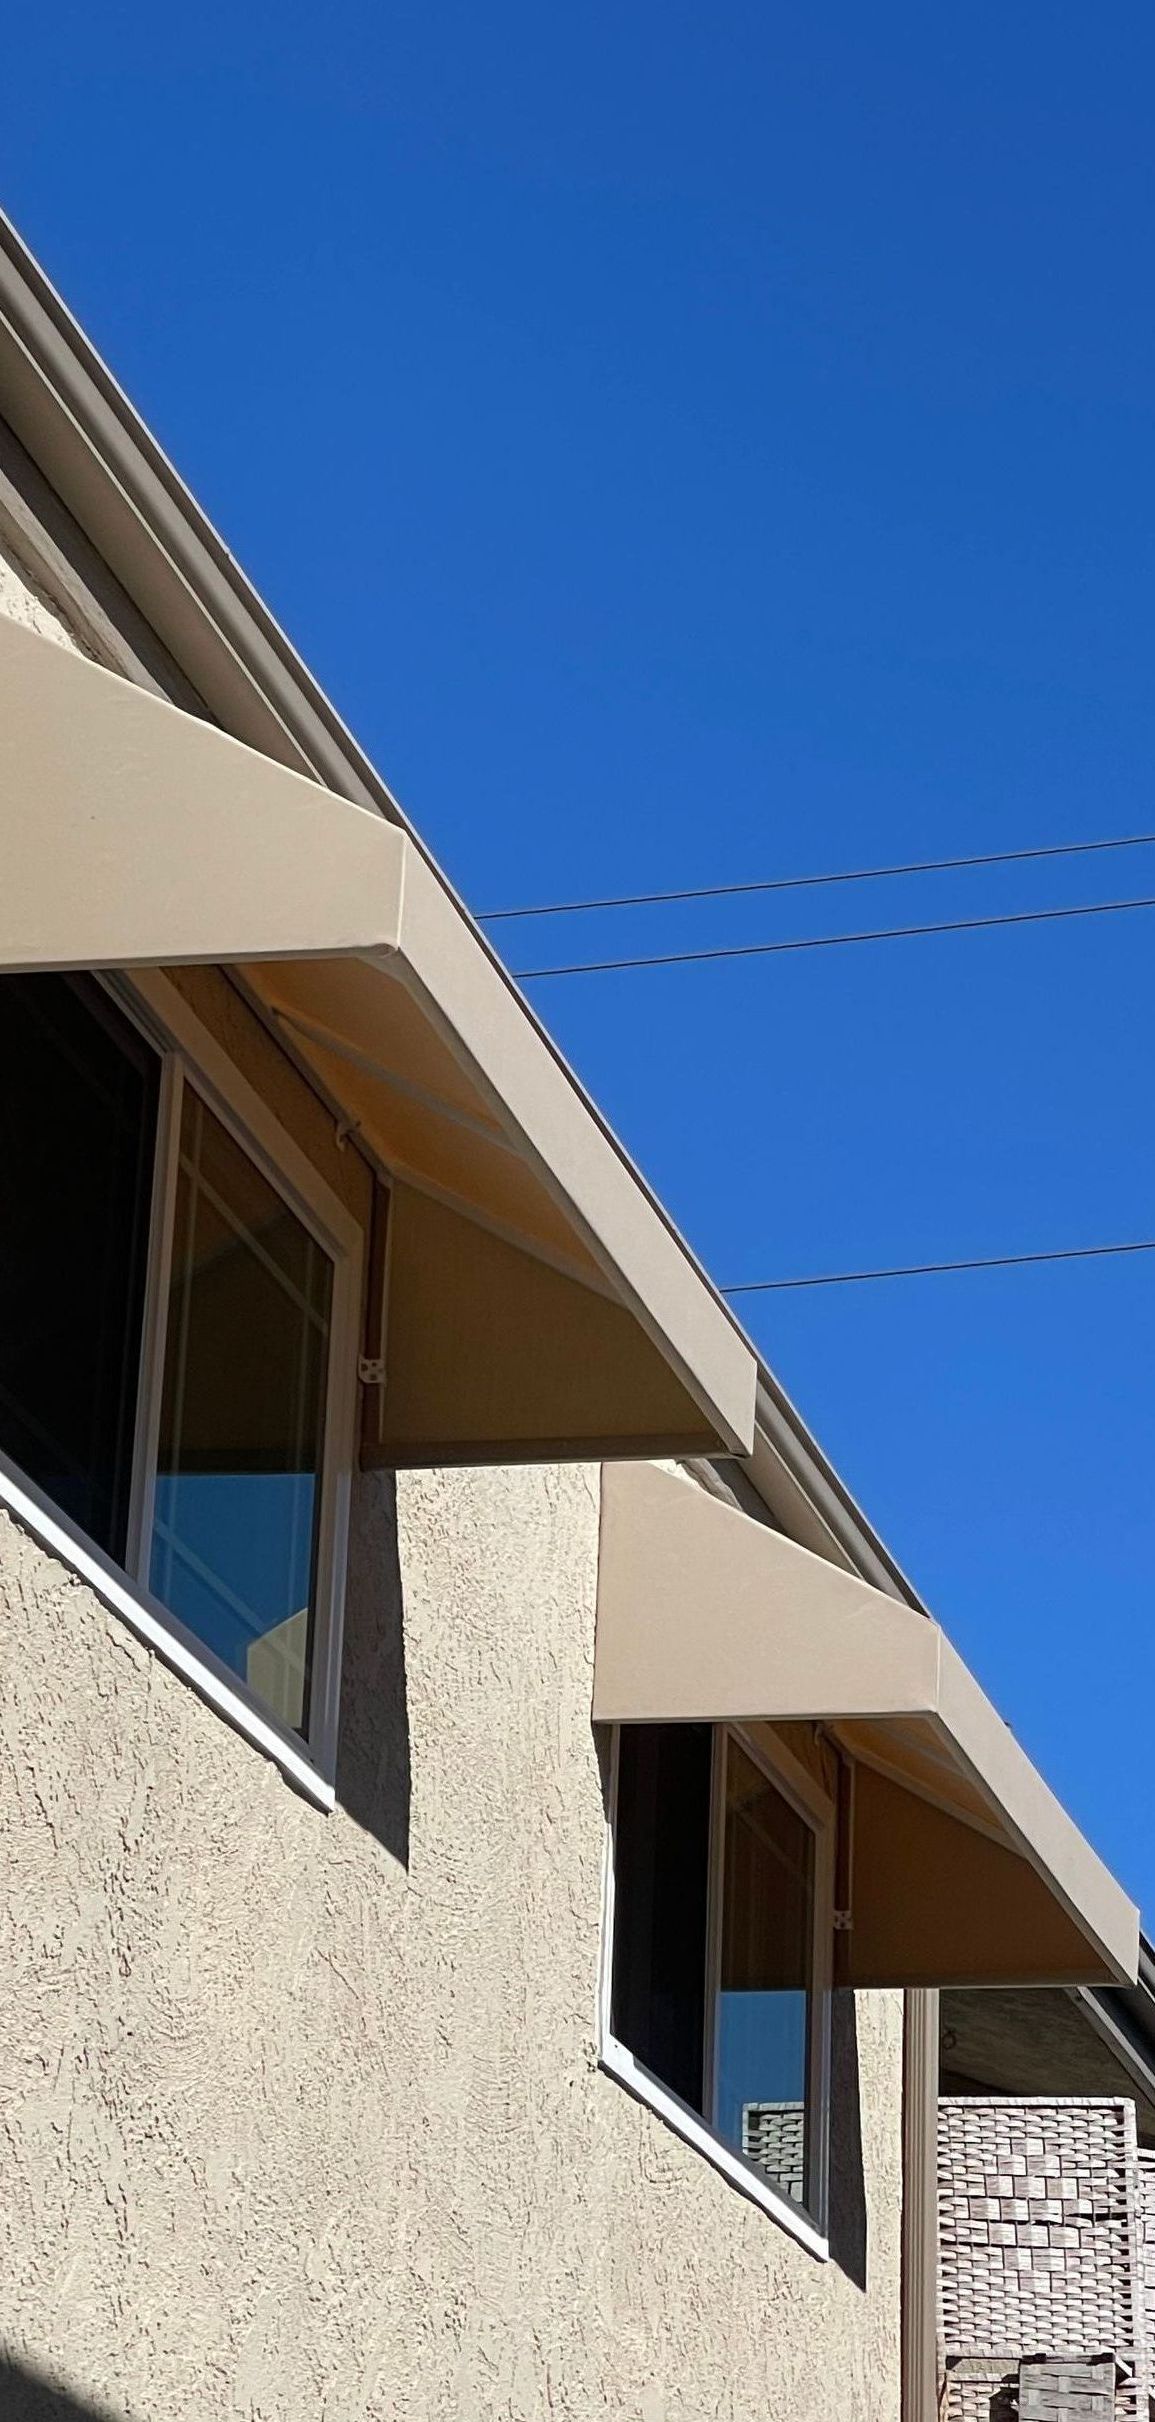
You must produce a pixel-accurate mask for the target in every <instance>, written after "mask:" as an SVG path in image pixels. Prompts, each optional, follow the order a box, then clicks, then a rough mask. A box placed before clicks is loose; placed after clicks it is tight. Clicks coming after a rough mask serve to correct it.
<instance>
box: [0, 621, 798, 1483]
mask: <svg viewBox="0 0 1155 2422" xmlns="http://www.w3.org/2000/svg"><path fill="white" fill-rule="evenodd" d="M0 816H2V820H3V822H2V830H3V847H4V879H3V883H2V885H0V969H4V970H8V971H15V970H25V971H26V970H37V969H49V968H58V969H59V968H81V967H86V968H106V969H109V968H131V967H134V966H150V967H152V966H157V967H163V966H166V965H176V964H179V963H182V962H183V963H189V962H195V961H205V962H209V963H213V964H227V965H228V966H230V967H231V968H232V969H233V970H234V971H236V972H238V974H239V975H240V977H241V979H242V980H243V982H244V983H245V984H246V986H247V987H248V989H249V990H250V992H251V993H252V995H253V996H254V998H255V999H256V1000H257V1002H258V1004H259V1005H260V1007H261V1008H262V1010H263V1012H264V1013H265V1014H266V1016H267V1017H268V1018H269V1019H270V1020H271V1021H272V1022H273V1023H274V1024H275V1025H276V1026H277V1027H278V1028H279V1030H280V1031H281V1032H282V1033H283V1034H284V1036H285V1038H286V1040H287V1041H288V1042H289V1043H291V1045H292V1048H293V1049H294V1051H295V1052H296V1054H297V1055H298V1057H299V1058H301V1059H302V1060H303V1061H304V1062H305V1063H306V1064H307V1065H308V1066H310V1067H311V1068H313V1069H314V1070H315V1071H316V1073H317V1075H318V1076H319V1077H320V1078H321V1079H322V1080H323V1082H324V1085H325V1087H326V1089H327V1091H328V1092H329V1094H330V1096H331V1097H333V1098H334V1099H335V1101H336V1102H337V1103H338V1104H339V1105H340V1106H341V1108H342V1110H343V1111H344V1113H345V1115H346V1116H347V1118H348V1120H349V1121H350V1123H351V1124H355V1125H356V1126H358V1127H359V1128H360V1130H361V1131H362V1133H363V1135H364V1137H365V1140H366V1142H367V1144H368V1145H369V1146H370V1147H371V1149H372V1151H373V1153H374V1154H375V1156H376V1157H377V1159H378V1160H379V1161H380V1162H381V1163H382V1164H383V1165H384V1166H385V1168H386V1169H387V1170H388V1171H389V1172H391V1173H392V1175H393V1178H394V1180H395V1183H394V1185H393V1187H392V1191H391V1204H390V1217H389V1244H388V1255H389V1273H390V1276H389V1303H388V1314H387V1331H386V1338H387V1344H386V1355H387V1366H388V1379H387V1385H386V1388H385V1391H384V1398H383V1415H382V1421H381V1425H380V1430H379V1434H378V1438H377V1444H376V1452H378V1453H379V1456H380V1459H381V1460H382V1461H383V1462H389V1463H403V1462H424V1461H438V1462H447V1461H452V1460H475V1461H482V1460H506V1461H510V1460H514V1459H516V1458H517V1457H520V1456H526V1457H532V1456H543V1455H550V1454H567V1453H568V1454H585V1455H599V1456H613V1455H623V1454H627V1455H629V1454H632V1455H640V1454H647V1453H664V1452H684V1453H700V1454H712V1453H718V1452H721V1451H733V1450H737V1451H739V1452H746V1451H748V1450H749V1447H750V1445H751V1442H752V1437H753V1428H754V1387H755V1365H754V1357H753V1354H752V1352H751V1349H750V1347H749V1345H748V1344H747V1342H746V1340H745V1338H744V1337H743V1336H742V1333H741V1331H740V1330H739V1329H738V1327H737V1326H736V1324H735V1322H734V1321H733V1320H732V1318H731V1316H730V1314H729V1313H728V1312H727V1310H726V1308H725V1306H724V1305H723V1304H722V1303H721V1301H720V1300H719V1298H718V1297H717V1295H716V1294H715V1293H714V1291H713V1290H712V1288H711V1287H710V1285H709V1283H708V1282H707V1280H706V1279H705V1278H704V1277H703V1275H702V1273H701V1272H700V1271H699V1270H698V1268H697V1267H696V1265H695V1264H694V1262H693V1260H692V1259H691V1257H690V1255H689V1253H688V1251H687V1249H686V1247H685V1246H684V1245H683V1244H682V1242H681V1240H680V1238H679V1237H678V1236H677V1234H676V1232H675V1231H674V1229H673V1228H672V1227H671V1226H670V1224H669V1223H668V1221H667V1220H666V1219H665V1217H664V1215H663V1214H662V1212H661V1210H660V1209H659V1207H658V1205H657V1204H656V1203H655V1202H654V1200H653V1198H652V1196H650V1195H649V1194H648V1193H647V1191H646V1188H645V1187H644V1185H643V1184H642V1182H641V1180H640V1178H639V1177H638V1176H637V1173H636V1172H635V1171H634V1170H633V1169H632V1168H631V1166H630V1164H629V1162H628V1160H627V1159H626V1157H625V1155H624V1154H623V1153H622V1152H621V1150H620V1148H619V1147H618V1146H617V1145H616V1144H615V1142H614V1140H613V1138H612V1136H610V1135H609V1134H608V1133H607V1131H606V1129H605V1128H604V1127H603V1126H602V1124H601V1122H600V1120H599V1119H598V1118H597V1116H596V1113H595V1112H594V1111H593V1109H592V1107H591V1105H590V1103H589V1102H588V1101H587V1100H586V1098H585V1096H584V1095H583V1093H582V1092H581V1089H580V1087H579V1086H578V1085H577V1083H576V1080H575V1079H574V1078H573V1077H572V1075H571V1074H570V1072H569V1070H568V1069H567V1068H566V1066H565V1064H564V1062H563V1061H562V1060H561V1059H560V1058H559V1056H558V1055H557V1054H556V1053H555V1051H554V1050H553V1048H552V1047H551V1045H550V1044H549V1042H548V1041H547V1040H546V1038H545V1036H544V1035H543V1034H542V1032H541V1030H540V1028H539V1027H538V1026H537V1024H536V1022H535V1020H534V1019H533V1017H532V1015H531V1013H530V1012H529V1011H528V1009H527V1008H526V1006H525V1004H524V1002H523V1001H522V1000H521V999H520V997H519V996H518V994H517V992H516V991H515V989H514V988H513V986H512V985H511V983H510V982H509V980H508V978H507V977H506V976H505V975H504V974H503V973H502V971H501V969H500V968H499V967H498V966H497V965H496V963H495V962H494V960H493V958H492V957H491V955H490V953H489V952H488V950H487V949H486V947H485V945H484V943H483V942H482V941H481V939H480V937H479V936H478V934H477V933H476V931H475V930H474V928H473V927H472V926H471V925H470V923H469V921H468V919H467V918H466V917H465V916H464V915H463V914H462V912H461V910H460V909H459V908H458V907H457V905H456V903H455V902H454V901H453V899H452V897H451V896H450V894H449V892H448V891H447V889H446V887H445V886H444V885H443V884H442V883H441V882H440V880H439V879H438V877H437V875H436V874H435V872H434V871H433V869H432V868H431V867H430V866H429V865H428V864H427V862H426V860H425V859H424V858H423V857H422V855H421V853H420V851H419V850H418V849H417V848H416V847H415V845H414V843H413V842H412V841H411V840H410V839H409V837H408V836H407V835H406V834H404V833H403V832H401V831H400V830H399V829H398V828H397V827H396V826H395V825H392V824H390V823H388V822H387V821H386V820H385V818H384V817H381V816H378V815H376V814H374V813H372V812H370V811H369V810H367V809H364V808H359V807H354V806H352V805H350V804H349V803H348V801H346V800H344V799H340V798H337V797H336V796H334V795H333V794H332V793H331V792H328V791H326V790H324V789H322V788H321V786H320V785H319V784H317V783H315V782H311V781H309V780H307V779H306V778H305V777H303V776H302V775H299V774H296V773H293V772H290V771H289V770H287V769H286V768H285V767H283V766H281V765H277V764H275V763H274V762H273V761H272V760H271V759H270V758H267V757H263V756H261V755H259V754H258V753H257V752H256V751H254V750H252V749H249V748H246V747H244V746H242V744H241V743H240V742H239V741H235V740H233V739H231V738H230V737H229V736H228V734H226V733H224V732H221V731H220V730H218V729H217V728H216V727H215V726H214V725H212V724H209V723H206V722H202V721H200V720H199V719H198V718H196V717H194V716H190V715H187V714H184V713H182V712H181V711H179V710H178V709H177V708H175V707H173V706H170V705H169V704H168V703H167V702H166V701H164V700H162V699H158V698H156V697H153V696H152V695H151V694H150V693H149V692H147V691H145V690H142V689H140V688H138V687H137V686H136V685H135V684H133V683H130V682H127V681H124V680H122V679H121V678H120V677H119V676H118V675H116V674H113V673H108V672H105V671H104V670H103V669H102V668H100V667H98V666H95V665H92V664H90V663H88V662H87V661H86V660H85V659H83V658H81V657H78V656H76V655H74V654H73V653H72V652H71V651H70V650H69V649H66V648H64V647H61V646H58V645H57V644H56V643H55V642H54V641H52V640H49V639H45V638H42V637H40V636H39V635H37V634H34V633H32V632H29V631H27V630H25V629H24V628H23V627H22V626H20V625H18V624H16V623H14V622H12V621H11V620H8V619H6V618H4V617H0Z"/></svg>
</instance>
